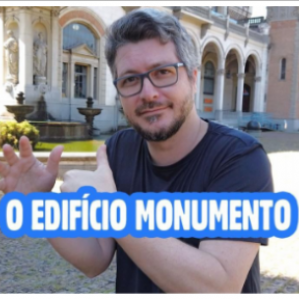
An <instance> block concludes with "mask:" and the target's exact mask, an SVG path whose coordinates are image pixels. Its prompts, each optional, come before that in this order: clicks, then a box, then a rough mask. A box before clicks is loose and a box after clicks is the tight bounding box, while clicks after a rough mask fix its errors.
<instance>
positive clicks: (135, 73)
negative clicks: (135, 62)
mask: <svg viewBox="0 0 299 299" xmlns="http://www.w3.org/2000/svg"><path fill="white" fill-rule="evenodd" d="M171 63H172V62H159V63H154V64H152V65H150V67H149V70H148V71H150V70H152V69H154V68H156V67H159V66H163V65H167V64H171ZM173 63H175V62H173ZM148 71H146V72H148ZM146 72H145V73H146ZM138 74H143V73H139V72H137V71H136V70H134V69H128V70H126V71H125V72H124V73H123V74H121V75H120V74H119V76H118V78H122V77H126V76H130V75H138Z"/></svg>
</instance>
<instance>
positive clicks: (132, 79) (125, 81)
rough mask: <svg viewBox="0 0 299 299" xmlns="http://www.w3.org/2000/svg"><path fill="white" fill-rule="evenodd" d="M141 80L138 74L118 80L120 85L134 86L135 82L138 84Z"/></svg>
mask: <svg viewBox="0 0 299 299" xmlns="http://www.w3.org/2000/svg"><path fill="white" fill-rule="evenodd" d="M139 81H140V78H139V77H137V76H129V77H126V78H123V79H122V80H120V81H119V82H118V86H119V87H128V86H133V85H135V84H138V83H139Z"/></svg>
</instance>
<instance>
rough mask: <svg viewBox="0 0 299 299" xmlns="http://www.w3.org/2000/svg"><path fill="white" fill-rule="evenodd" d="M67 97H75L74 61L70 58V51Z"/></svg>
mask: <svg viewBox="0 0 299 299" xmlns="http://www.w3.org/2000/svg"><path fill="white" fill-rule="evenodd" d="M69 68H70V69H69V79H70V81H69V82H70V83H69V89H70V90H69V97H70V98H71V99H73V98H74V97H75V63H74V61H73V59H72V54H71V53H70V60H69Z"/></svg>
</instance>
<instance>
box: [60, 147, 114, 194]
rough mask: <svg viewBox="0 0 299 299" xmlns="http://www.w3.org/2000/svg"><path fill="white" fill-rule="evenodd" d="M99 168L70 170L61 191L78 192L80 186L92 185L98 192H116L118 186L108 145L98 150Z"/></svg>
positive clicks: (66, 174)
mask: <svg viewBox="0 0 299 299" xmlns="http://www.w3.org/2000/svg"><path fill="white" fill-rule="evenodd" d="M97 164H98V165H97V169H96V170H95V171H87V170H70V171H68V172H66V173H65V175H64V178H63V181H64V182H63V184H62V185H61V186H60V190H61V192H77V191H78V189H79V188H80V187H84V186H91V187H94V188H95V189H96V190H97V191H98V192H116V191H117V190H116V186H115V182H114V178H113V174H112V170H111V168H110V165H109V161H108V157H107V153H106V145H102V146H100V147H99V148H98V151H97Z"/></svg>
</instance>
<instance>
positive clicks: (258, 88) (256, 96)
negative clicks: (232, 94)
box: [252, 77, 263, 112]
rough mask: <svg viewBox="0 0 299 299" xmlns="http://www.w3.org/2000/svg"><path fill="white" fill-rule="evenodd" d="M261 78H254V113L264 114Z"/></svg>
mask: <svg viewBox="0 0 299 299" xmlns="http://www.w3.org/2000/svg"><path fill="white" fill-rule="evenodd" d="M261 79H262V78H261V77H255V78H254V82H255V83H254V98H253V109H252V110H253V112H262V111H261V105H260V102H261V101H262V100H263V97H262V95H261V81H262V80H261Z"/></svg>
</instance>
